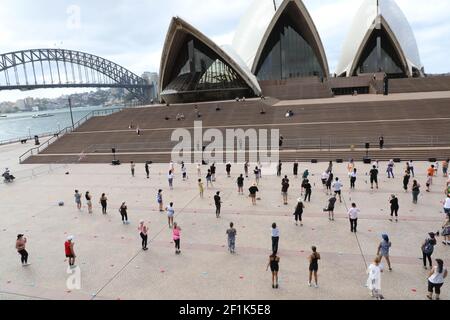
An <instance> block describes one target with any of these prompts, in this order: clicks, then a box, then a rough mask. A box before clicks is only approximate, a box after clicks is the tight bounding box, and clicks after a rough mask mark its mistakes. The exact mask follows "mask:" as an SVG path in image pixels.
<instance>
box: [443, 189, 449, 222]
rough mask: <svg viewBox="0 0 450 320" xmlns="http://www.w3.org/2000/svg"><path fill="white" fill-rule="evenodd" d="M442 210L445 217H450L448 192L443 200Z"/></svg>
mask: <svg viewBox="0 0 450 320" xmlns="http://www.w3.org/2000/svg"><path fill="white" fill-rule="evenodd" d="M444 212H445V214H446V215H447V217H450V194H448V195H447V198H446V199H445V200H444Z"/></svg>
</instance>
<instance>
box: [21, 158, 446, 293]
mask: <svg viewBox="0 0 450 320" xmlns="http://www.w3.org/2000/svg"><path fill="white" fill-rule="evenodd" d="M448 165H449V161H448V160H447V161H444V162H442V175H443V176H444V177H448V180H447V182H446V185H445V190H444V193H445V199H444V201H443V203H442V204H443V209H444V212H445V215H446V219H445V222H444V224H443V225H442V228H441V230H442V232H441V234H440V233H439V232H430V233H429V234H428V235H427V237H426V239H424V241H423V242H422V243H421V245H420V248H421V251H422V255H423V256H422V258H423V266H424V269H428V267H427V263H428V266H429V270H430V273H429V276H428V294H427V297H428V298H429V299H433V295H434V298H435V299H440V289H441V287H442V285H443V284H444V279H445V278H446V277H447V274H448V272H447V269H446V268H445V266H444V262H443V260H442V259H439V258H438V259H435V263H436V264H433V260H432V255H433V253H434V248H435V246H436V245H437V244H438V241H437V238H438V237H439V236H440V235H442V237H443V240H442V244H443V245H445V246H447V245H450V241H449V240H450V175H448ZM175 167H176V166H175V164H174V163H173V162H171V163H170V164H169V168H168V175H167V179H168V184H169V189H170V190H173V189H174V179H175V171H176V168H175ZM395 167H396V165H395V162H394V161H393V160H392V161H389V162H388V165H387V168H386V174H387V177H388V178H389V179H395V173H394V171H395ZM438 167H439V164H437V163H435V164H433V165H430V167H429V168H428V169H427V172H426V176H427V180H426V185H427V191H428V192H430V191H431V187H432V186H434V181H433V178H434V177H436V176H437V175H439V170H438ZM232 168H233V165H232V164H231V163H227V164H226V166H225V174H224V176H226V177H227V178H231V177H232ZM249 168H250V164H249V162H245V164H244V166H243V171H244V173H243V174H240V173H239V174H238V175H237V179H236V185H237V192H238V194H239V195H243V194H244V184H245V180H246V179H249ZM261 168H262V166H261V164H260V163H258V164H257V166H255V169H254V179H251V180H250V181H251V183H250V184H249V185H250V187H249V188H248V195H249V198H250V199H251V202H252V205H253V206H256V205H257V200H258V199H259V198H258V197H257V194H258V193H259V192H260V191H261V190H260V188H258V186H259V181H260V179H261V178H262V169H261ZM282 168H283V164H282V162H281V161H280V162H279V163H278V165H277V176H279V177H281V176H282ZM347 169H348V179H349V182H350V183H349V186H350V190H355V189H356V188H357V181H358V173H359V171H358V169H357V168H356V164H355V162H354V161H353V160H350V161H349V163H348V165H347ZM135 170H136V166H135V164H134V162H131V176H132V177H135V174H136V171H135ZM149 170H150V168H149V163H146V164H145V173H146V177H147V178H149ZM180 171H181V173H182V179H183V180H184V181H185V180H186V179H188V177H187V168H186V164H185V163H181V170H180ZM298 173H299V164H298V161H296V162H295V163H294V164H293V175H294V178H297V177H298ZM216 174H217V167H216V164H215V163H212V164H211V165H210V166H209V167H208V168H207V173H206V176H205V178H206V188H207V189H209V188H212V187H213V182H214V183H215V182H216ZM197 175H198V189H199V197H200V199H203V198H204V192H205V187H204V184H203V181H202V166H201V165H200V164H197ZM379 175H380V166H379V163H378V162H377V161H375V162H374V163H373V164H372V168H371V169H370V172H369V173H368V176H369V178H370V187H371V190H373V191H374V188H376V189H378V190H379V189H380V180H379ZM244 176H245V177H244ZM310 176H311V173H310V171H309V170H308V169H307V168H306V169H305V170H304V171H303V174H302V175H301V178H302V183H301V190H300V195H301V197H300V198H298V200H297V201H296V203H295V207H294V208H293V214H292V215H293V216H294V221H295V224H296V225H297V226H298V225H299V224H300V226H303V219H302V217H303V214H304V212H305V210H306V206H305V203H307V202H311V200H312V199H313V197H312V195H313V186H312V184H311V181H310V179H311V177H310ZM411 176H412V177H413V178H414V180H413V183H412V185H411V183H410V177H411ZM252 180H253V181H254V182H252ZM320 180H321V182H322V189H321V190H320V188H317V189H319V190H316V191H319V192H323V193H324V194H326V195H327V196H330V198H329V199H328V201H327V204H326V206H325V208H324V209H323V211H324V212H326V213H328V219H329V221H330V222H334V221H335V216H334V210H335V207H336V203H337V200H338V199H339V202H340V203H342V202H343V195H342V193H343V191H344V183H343V182H342V181H341V179H340V177H338V176H335V174H334V170H333V162H330V163H329V165H328V168H327V170H325V171H324V172H323V173H322V174H321V175H320ZM402 187H403V190H404V191H405V192H409V191H411V193H412V201H413V203H414V204H417V203H418V197H419V194H420V188H421V187H420V184H419V182H418V180H417V179H415V172H414V162H413V161H408V162H407V163H406V166H405V169H404V176H403V179H402ZM289 190H290V179H289V177H288V175H284V177H283V178H282V180H281V195H282V203H283V205H284V206H287V205H288V193H289ZM82 198H83V196H82V193H81V192H80V191H79V190H75V193H74V200H75V204H76V207H77V209H78V210H80V211H81V210H82V207H83V205H82V202H83V201H82ZM84 199H85V201H86V206H87V208H88V213H89V214H93V204H92V196H91V194H90V192H89V191H86V192H85V193H84ZM213 199H214V205H215V214H216V218H217V219H220V218H221V208H222V204H223V200H222V197H221V191H216V192H215V195H214V197H213ZM99 204H100V206H101V209H102V214H104V215H106V214H108V197H107V196H106V194H105V193H103V194H102V195H101V197H100V198H99ZM156 204H157V207H158V209H159V211H160V212H161V213H164V212H165V213H166V214H167V218H168V227H169V229H170V230H171V239H172V240H173V243H174V246H175V254H177V255H179V254H181V231H182V229H181V227H180V225H179V224H178V223H177V222H176V221H174V218H175V216H176V215H175V205H174V203H173V202H170V203H169V205H168V206H166V207H164V199H163V189H159V190H158V193H157V195H156ZM388 205H389V209H390V217H389V220H390V221H391V222H394V219H395V222H399V209H400V203H399V198H398V197H397V196H396V195H395V194H392V195H391V196H390V198H389V200H388ZM118 211H119V213H120V216H121V220H122V223H123V224H124V225H129V224H130V221H129V219H128V207H127V204H126V202H125V201H124V202H122V204H121V206H120V207H119V210H118ZM360 214H361V210H360V209H359V208H358V206H357V203H355V202H353V203H351V207H350V208H348V213H347V215H348V220H349V223H350V231H351V232H352V233H354V234H356V233H357V232H358V231H357V228H358V219H359V216H360ZM137 231H138V234H139V236H140V241H141V246H142V250H143V251H147V250H148V233H149V228H148V226H147V225H146V224H145V221H144V220H141V221H139V224H138V225H137ZM224 231H225V234H226V240H227V244H228V246H227V247H228V251H229V252H230V253H231V254H235V253H236V236H237V230H236V228H235V224H234V222H231V223H230V224H229V229H227V230H224ZM270 232H271V233H270V235H271V240H272V247H271V254H270V256H269V260H268V264H267V270H268V269H269V268H270V270H271V272H272V288H274V289H278V288H279V283H278V273H279V271H280V261H281V258H280V256H279V255H278V247H279V242H280V229H279V227H278V225H277V224H276V223H275V222H274V223H273V224H272V227H271V231H270ZM26 245H27V238H26V237H25V235H24V234H19V235H18V236H17V241H16V250H17V252H18V253H19V254H20V257H21V263H22V265H23V266H29V265H30V264H29V263H28V252H27V250H26V248H25V247H26ZM392 245H393V244H392V242H391V240H390V238H389V235H388V234H382V236H381V239H380V243H379V245H378V249H377V254H376V257H375V259H374V261H373V263H372V264H370V266H368V269H367V274H368V279H367V288H368V289H369V291H370V295H371V296H372V297H374V298H376V299H384V296H383V295H382V293H381V275H382V273H383V271H384V267H383V265H382V263H381V262H382V260H383V259H384V260H386V263H387V266H388V270H389V271H393V267H392V261H391V259H390V249H391V247H392ZM64 248H65V255H66V257H67V258H68V262H69V267H70V268H74V267H75V266H76V265H75V258H76V255H75V250H74V236H72V235H71V236H69V237H68V238H67V240H66V242H65V245H64ZM320 260H321V255H320V253H319V252H318V248H317V247H316V246H312V247H311V253H310V254H309V255H308V263H309V278H308V286H310V287H311V286H314V287H315V288H318V270H319V261H320ZM313 280H314V283H313Z"/></svg>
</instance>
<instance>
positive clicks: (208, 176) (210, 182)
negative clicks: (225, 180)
mask: <svg viewBox="0 0 450 320" xmlns="http://www.w3.org/2000/svg"><path fill="white" fill-rule="evenodd" d="M209 185H211V187H214V186H213V184H212V174H211V169H208V173H207V174H206V188H209Z"/></svg>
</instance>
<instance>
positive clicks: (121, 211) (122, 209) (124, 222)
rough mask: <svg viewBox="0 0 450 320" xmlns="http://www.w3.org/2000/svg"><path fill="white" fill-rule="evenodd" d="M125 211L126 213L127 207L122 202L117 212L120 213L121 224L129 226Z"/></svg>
mask: <svg viewBox="0 0 450 320" xmlns="http://www.w3.org/2000/svg"><path fill="white" fill-rule="evenodd" d="M127 211H128V207H127V205H126V203H125V201H124V202H122V205H121V206H120V208H119V212H120V215H121V216H122V223H123V224H130V222H129V221H128V212H127Z"/></svg>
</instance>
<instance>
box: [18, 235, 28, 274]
mask: <svg viewBox="0 0 450 320" xmlns="http://www.w3.org/2000/svg"><path fill="white" fill-rule="evenodd" d="M26 243H27V238H25V237H24V235H23V234H19V235H17V241H16V250H17V252H18V253H19V254H20V261H21V262H22V266H23V267H27V266H29V265H30V264H29V263H28V252H27V250H25V245H26Z"/></svg>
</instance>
